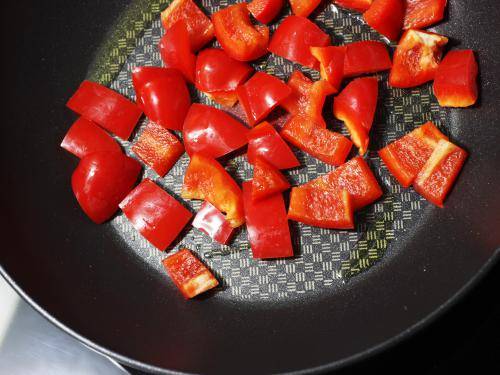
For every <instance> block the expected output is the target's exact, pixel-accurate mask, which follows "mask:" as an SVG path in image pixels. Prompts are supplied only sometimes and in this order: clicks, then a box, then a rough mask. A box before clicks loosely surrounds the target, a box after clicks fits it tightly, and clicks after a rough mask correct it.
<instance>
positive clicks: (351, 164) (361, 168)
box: [302, 156, 382, 211]
mask: <svg viewBox="0 0 500 375" xmlns="http://www.w3.org/2000/svg"><path fill="white" fill-rule="evenodd" d="M302 187H311V188H317V189H322V190H332V191H340V190H347V192H348V193H349V195H350V197H351V201H352V206H353V209H354V210H355V211H356V210H359V209H361V208H363V207H365V206H367V205H369V204H371V203H373V202H375V201H376V200H377V199H379V198H380V197H381V196H382V189H381V188H380V185H379V184H378V182H377V179H376V178H375V176H374V175H373V172H372V171H371V169H370V167H369V166H368V164H367V163H366V161H365V160H364V159H363V158H362V157H361V156H356V157H355V158H353V159H351V160H349V161H348V162H347V163H345V164H342V165H341V166H340V167H338V168H337V169H335V170H333V171H331V172H329V173H327V174H325V175H323V176H321V177H318V178H316V179H314V180H312V181H309V182H308V183H306V184H304V185H302Z"/></svg>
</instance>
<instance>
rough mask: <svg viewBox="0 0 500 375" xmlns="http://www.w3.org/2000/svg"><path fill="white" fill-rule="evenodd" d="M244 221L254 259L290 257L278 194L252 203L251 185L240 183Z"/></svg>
mask: <svg viewBox="0 0 500 375" xmlns="http://www.w3.org/2000/svg"><path fill="white" fill-rule="evenodd" d="M243 198H244V202H245V218H246V222H247V232H248V241H249V242H250V247H251V249H252V255H253V257H254V258H257V259H270V258H288V257H291V256H293V247H292V239H291V236H290V228H289V226H288V219H287V217H286V208H285V202H284V201H283V195H282V194H274V195H271V196H270V197H268V198H265V199H262V200H260V201H257V202H255V201H254V200H253V199H252V182H251V181H247V182H244V183H243Z"/></svg>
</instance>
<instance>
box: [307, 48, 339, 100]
mask: <svg viewBox="0 0 500 375" xmlns="http://www.w3.org/2000/svg"><path fill="white" fill-rule="evenodd" d="M310 49H311V54H312V55H313V56H314V57H315V58H316V59H317V60H318V61H319V72H320V75H321V78H322V79H324V80H326V81H328V82H329V83H330V84H331V85H332V87H333V88H334V90H335V92H338V91H339V89H340V84H341V83H342V79H343V78H344V60H345V54H346V50H347V48H346V47H345V46H341V47H333V46H328V47H311V48H310Z"/></svg>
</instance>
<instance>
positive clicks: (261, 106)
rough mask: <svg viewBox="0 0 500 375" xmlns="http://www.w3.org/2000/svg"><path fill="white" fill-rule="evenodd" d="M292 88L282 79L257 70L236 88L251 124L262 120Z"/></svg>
mask: <svg viewBox="0 0 500 375" xmlns="http://www.w3.org/2000/svg"><path fill="white" fill-rule="evenodd" d="M291 92H292V90H291V89H290V87H288V86H287V85H286V83H284V82H283V81H282V80H280V79H279V78H276V77H274V76H272V75H270V74H267V73H264V72H257V73H255V74H254V75H253V77H252V78H250V79H249V80H248V81H247V82H246V83H244V84H243V85H241V86H240V87H238V88H237V89H236V93H237V94H238V100H239V101H240V103H241V105H242V106H243V109H244V110H245V113H246V115H247V119H248V122H249V124H250V125H252V126H253V125H255V124H257V123H258V122H260V121H262V120H263V119H264V118H266V117H267V115H269V113H271V111H272V110H273V109H274V108H276V107H277V106H278V105H279V104H280V103H281V102H283V100H284V99H285V98H286V97H287V96H288V95H290V94H291Z"/></svg>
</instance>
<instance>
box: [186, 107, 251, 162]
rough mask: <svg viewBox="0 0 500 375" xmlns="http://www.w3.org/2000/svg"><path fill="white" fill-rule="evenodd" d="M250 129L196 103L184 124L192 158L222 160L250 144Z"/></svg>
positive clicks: (210, 108)
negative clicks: (206, 157)
mask: <svg viewBox="0 0 500 375" xmlns="http://www.w3.org/2000/svg"><path fill="white" fill-rule="evenodd" d="M247 134H248V129H247V128H246V127H245V126H244V125H243V124H241V123H240V122H239V121H237V120H235V119H234V118H233V117H231V116H230V115H228V114H227V113H225V112H223V111H221V110H220V109H217V108H214V107H209V106H208V105H204V104H198V103H194V104H193V105H191V108H190V109H189V112H188V114H187V116H186V120H185V121H184V127H183V129H182V138H183V140H184V146H185V147H186V152H187V153H188V154H189V155H192V154H194V153H200V154H203V155H206V156H210V157H212V158H218V157H221V156H223V155H226V154H228V153H230V152H232V151H234V150H237V149H239V148H241V147H243V146H244V145H246V144H247V142H248V141H247Z"/></svg>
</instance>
